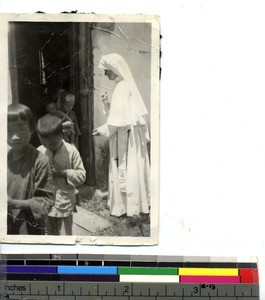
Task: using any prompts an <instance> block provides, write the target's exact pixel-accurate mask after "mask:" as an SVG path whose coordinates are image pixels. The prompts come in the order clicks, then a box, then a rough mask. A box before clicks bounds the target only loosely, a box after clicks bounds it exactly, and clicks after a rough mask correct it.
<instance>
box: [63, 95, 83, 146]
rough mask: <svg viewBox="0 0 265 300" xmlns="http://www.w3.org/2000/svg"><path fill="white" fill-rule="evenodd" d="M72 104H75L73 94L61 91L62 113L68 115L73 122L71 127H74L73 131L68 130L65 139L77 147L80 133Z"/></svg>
mask: <svg viewBox="0 0 265 300" xmlns="http://www.w3.org/2000/svg"><path fill="white" fill-rule="evenodd" d="M74 106H75V96H74V95H73V94H72V93H70V92H68V91H65V92H64V93H62V95H61V110H62V112H63V113H65V115H66V116H68V117H70V119H71V120H72V122H73V127H74V132H70V131H69V134H68V137H67V138H66V141H67V142H69V143H70V144H72V145H75V146H76V147H77V148H78V138H79V136H80V135H81V131H80V129H79V126H78V123H77V117H76V114H75V112H74V111H73V108H74Z"/></svg>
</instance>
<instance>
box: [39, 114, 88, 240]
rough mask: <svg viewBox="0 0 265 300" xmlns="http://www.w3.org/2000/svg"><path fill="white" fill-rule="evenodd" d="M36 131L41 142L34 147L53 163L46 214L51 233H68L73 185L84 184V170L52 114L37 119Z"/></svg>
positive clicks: (57, 119) (74, 187) (70, 230)
mask: <svg viewBox="0 0 265 300" xmlns="http://www.w3.org/2000/svg"><path fill="white" fill-rule="evenodd" d="M37 133H38V136H39V139H40V142H41V143H42V146H40V147H39V148H38V150H39V151H40V152H42V153H43V154H45V155H47V156H48V157H49V158H50V160H51V162H52V165H53V180H54V185H55V193H56V194H55V204H54V206H53V207H52V209H51V212H50V213H49V215H48V217H47V229H48V233H49V234H51V235H72V226H73V212H74V209H75V190H76V187H77V186H79V185H81V184H82V183H84V181H85V179H86V171H85V169H84V166H83V162H82V159H81V157H80V154H79V152H78V150H77V149H76V147H75V146H73V145H71V144H69V143H67V142H65V141H64V140H63V131H62V121H61V119H60V118H58V117H56V116H53V115H49V114H47V115H45V116H43V117H42V118H40V119H39V121H38V124H37Z"/></svg>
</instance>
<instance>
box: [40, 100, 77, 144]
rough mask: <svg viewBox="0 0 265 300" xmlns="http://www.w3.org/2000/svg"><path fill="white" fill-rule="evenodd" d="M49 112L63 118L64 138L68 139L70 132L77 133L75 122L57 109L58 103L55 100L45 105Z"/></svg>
mask: <svg viewBox="0 0 265 300" xmlns="http://www.w3.org/2000/svg"><path fill="white" fill-rule="evenodd" d="M45 110H46V113H47V114H50V115H54V116H56V117H58V118H60V119H61V120H62V126H63V133H64V134H63V138H64V140H66V141H68V136H69V134H75V130H74V123H73V121H72V119H71V118H70V117H68V116H67V115H66V114H65V113H63V112H62V111H59V110H57V104H56V103H55V102H48V103H47V104H46V105H45Z"/></svg>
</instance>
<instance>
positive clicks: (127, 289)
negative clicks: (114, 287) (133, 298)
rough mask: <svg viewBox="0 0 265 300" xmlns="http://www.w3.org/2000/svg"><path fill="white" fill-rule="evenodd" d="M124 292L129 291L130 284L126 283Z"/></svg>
mask: <svg viewBox="0 0 265 300" xmlns="http://www.w3.org/2000/svg"><path fill="white" fill-rule="evenodd" d="M123 293H129V286H128V285H125V287H124V292H123Z"/></svg>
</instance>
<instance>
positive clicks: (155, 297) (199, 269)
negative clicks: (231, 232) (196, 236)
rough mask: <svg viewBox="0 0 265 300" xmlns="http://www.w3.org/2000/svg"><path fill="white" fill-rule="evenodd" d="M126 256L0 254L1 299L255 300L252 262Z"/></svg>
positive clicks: (256, 290) (256, 288)
mask: <svg viewBox="0 0 265 300" xmlns="http://www.w3.org/2000/svg"><path fill="white" fill-rule="evenodd" d="M221 260H223V259H220V258H213V257H197V258H196V257H172V256H140V255H138V256H128V255H71V254H57V255H55V254H52V255H47V254H45V255H41V254H33V255H8V254H7V255H6V254H2V255H1V260H0V271H1V272H0V276H1V277H0V299H13V300H66V299H67V300H86V299H87V300H143V299H149V300H167V299H171V300H195V299H196V300H258V299H259V282H258V268H257V261H256V260H255V259H250V260H249V261H246V260H245V259H240V258H229V259H228V261H221Z"/></svg>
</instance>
